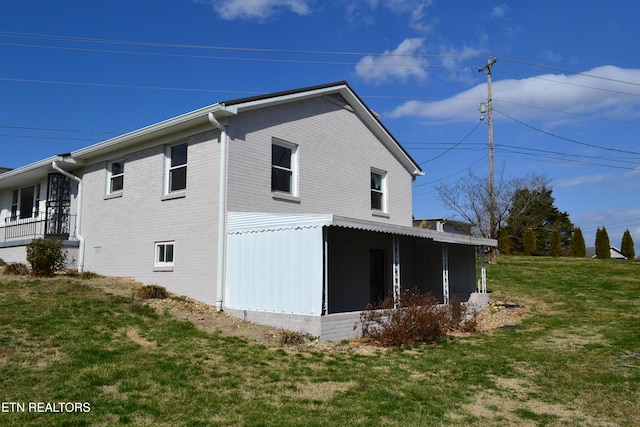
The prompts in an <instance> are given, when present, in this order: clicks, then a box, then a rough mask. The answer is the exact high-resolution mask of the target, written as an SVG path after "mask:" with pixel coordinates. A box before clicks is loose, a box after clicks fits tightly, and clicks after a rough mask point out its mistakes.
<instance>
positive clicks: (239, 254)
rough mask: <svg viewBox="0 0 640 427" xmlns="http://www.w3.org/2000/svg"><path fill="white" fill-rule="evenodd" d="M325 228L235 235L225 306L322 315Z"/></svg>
mask: <svg viewBox="0 0 640 427" xmlns="http://www.w3.org/2000/svg"><path fill="white" fill-rule="evenodd" d="M322 286H323V254H322V227H313V228H294V229H280V230H269V231H260V232H246V233H233V234H229V235H228V238H227V279H226V289H225V307H227V308H233V309H238V310H258V311H269V312H276V313H296V314H311V315H320V314H321V311H322Z"/></svg>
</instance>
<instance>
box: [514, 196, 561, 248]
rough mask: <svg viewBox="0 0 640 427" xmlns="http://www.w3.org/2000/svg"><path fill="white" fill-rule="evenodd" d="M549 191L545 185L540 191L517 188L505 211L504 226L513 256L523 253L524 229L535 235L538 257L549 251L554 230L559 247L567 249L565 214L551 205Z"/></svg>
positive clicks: (552, 201)
mask: <svg viewBox="0 0 640 427" xmlns="http://www.w3.org/2000/svg"><path fill="white" fill-rule="evenodd" d="M552 191H553V190H551V189H550V188H548V187H547V186H543V187H541V188H540V189H528V188H524V189H520V190H518V191H516V193H515V194H514V196H513V199H512V202H511V208H510V209H509V216H508V218H507V227H508V228H509V230H510V235H511V249H512V251H513V252H514V253H523V252H526V251H525V248H524V235H525V233H526V232H527V230H528V229H533V230H534V231H535V233H536V236H537V237H536V242H537V243H536V245H537V247H536V249H535V250H534V251H533V252H535V253H538V254H548V253H550V251H551V231H552V230H553V227H555V228H556V229H557V231H558V234H559V236H560V247H561V248H563V249H564V248H568V246H569V245H570V243H571V234H572V232H573V224H572V223H571V221H570V220H569V214H568V213H566V212H560V211H559V210H558V208H557V207H555V206H554V203H555V199H554V197H553V196H552V195H551V193H552Z"/></svg>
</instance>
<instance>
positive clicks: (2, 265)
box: [0, 258, 7, 267]
mask: <svg viewBox="0 0 640 427" xmlns="http://www.w3.org/2000/svg"><path fill="white" fill-rule="evenodd" d="M5 265H7V263H6V262H4V260H3V259H2V258H0V267H4V266H5Z"/></svg>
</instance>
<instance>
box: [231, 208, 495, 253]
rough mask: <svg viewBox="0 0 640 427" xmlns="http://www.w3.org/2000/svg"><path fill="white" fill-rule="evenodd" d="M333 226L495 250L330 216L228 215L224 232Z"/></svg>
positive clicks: (472, 241)
mask: <svg viewBox="0 0 640 427" xmlns="http://www.w3.org/2000/svg"><path fill="white" fill-rule="evenodd" d="M319 226H334V227H345V228H353V229H357V230H365V231H374V232H377V233H390V234H397V235H400V236H412V237H419V238H422V239H430V240H433V241H435V242H441V243H454V244H459V245H470V246H497V245H498V242H497V241H496V240H494V239H486V238H482V237H473V236H468V235H464V234H457V233H448V232H444V231H435V230H429V229H426V228H417V227H404V226H401V225H395V224H385V223H383V222H376V221H365V220H361V219H353V218H346V217H341V216H337V215H330V214H292V213H265V212H229V213H228V214H227V231H228V232H229V233H247V232H256V231H264V230H277V229H288V228H304V227H319Z"/></svg>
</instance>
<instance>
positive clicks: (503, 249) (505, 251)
mask: <svg viewBox="0 0 640 427" xmlns="http://www.w3.org/2000/svg"><path fill="white" fill-rule="evenodd" d="M510 243H511V242H510V241H509V231H508V230H507V229H506V228H503V229H501V230H500V234H498V251H500V254H501V255H511V248H510V246H511V244H510Z"/></svg>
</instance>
